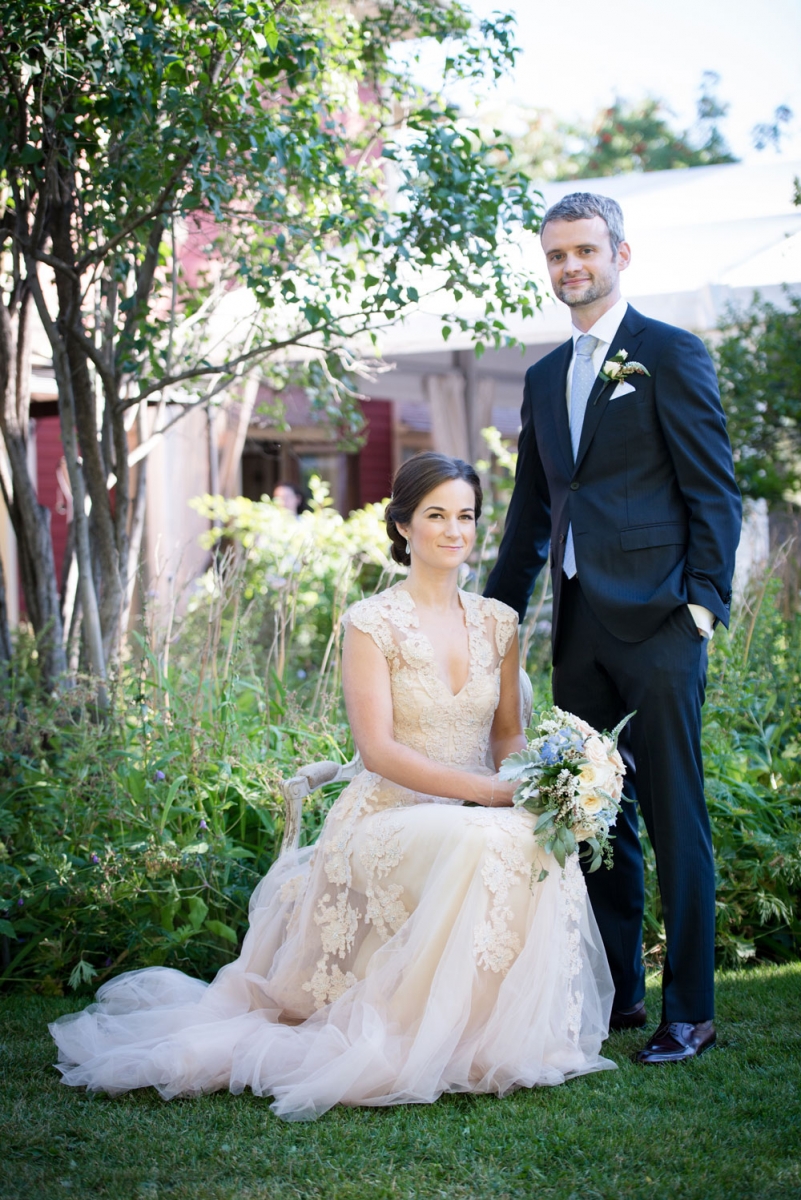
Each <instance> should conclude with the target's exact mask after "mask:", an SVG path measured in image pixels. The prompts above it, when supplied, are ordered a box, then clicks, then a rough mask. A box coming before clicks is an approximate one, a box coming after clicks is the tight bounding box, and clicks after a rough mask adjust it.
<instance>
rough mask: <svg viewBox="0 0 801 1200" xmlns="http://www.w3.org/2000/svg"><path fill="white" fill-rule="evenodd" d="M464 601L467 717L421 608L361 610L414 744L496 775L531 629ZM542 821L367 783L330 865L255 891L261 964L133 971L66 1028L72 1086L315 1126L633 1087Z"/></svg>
mask: <svg viewBox="0 0 801 1200" xmlns="http://www.w3.org/2000/svg"><path fill="white" fill-rule="evenodd" d="M459 595H460V600H461V604H462V607H463V609H464V612H465V616H466V623H467V630H468V640H469V653H470V674H469V678H468V681H467V683H466V684H465V686H464V687H463V688H462V690H461V691H460V692H459V693H458V695H455V696H454V695H453V693H452V692H451V689H450V687H449V686H448V685H447V684H446V683H445V681H444V680H443V679H442V678H441V676H440V674H439V672H438V669H437V666H436V659H435V655H434V651H433V647H432V645H431V643H430V642H429V641H428V639H427V638H426V637H424V636H423V635H422V634H421V633H420V632H419V628H418V625H419V623H418V618H417V613H416V611H415V605H414V601H413V599H412V597H411V595H410V594H409V592H407V591H406V590H404V589H402V588H398V587H395V588H391V589H389V590H388V591H385V592H382V593H381V594H379V595H377V596H374V597H371V598H370V599H367V600H362V601H360V602H359V603H357V604H355V605H354V606H353V607H352V608H351V609H350V610H349V612H348V614H347V616H346V620H347V621H350V622H351V623H352V624H353V625H354V626H355V627H356V628H357V629H360V630H362V631H364V632H365V633H368V634H369V635H370V636H371V637H372V638H373V639H374V641H375V642H376V643H377V645H378V646H379V648H380V649H381V651H382V652H383V654H384V655H385V656H386V659H387V661H388V663H389V669H390V674H391V685H392V700H393V706H394V725H395V731H394V732H395V738H396V740H398V741H399V742H402V743H405V744H406V745H408V746H411V747H413V748H414V749H415V750H417V751H419V752H420V753H421V754H424V755H426V756H427V757H429V758H431V759H434V760H436V761H437V762H440V763H447V764H449V765H452V766H455V767H459V768H462V769H463V770H468V771H476V772H484V773H486V772H488V768H487V766H486V760H487V750H488V745H489V735H490V728H491V726H492V720H493V715H494V713H495V709H496V706H497V704H498V698H499V691H500V663H501V660H502V659H503V656H504V654H505V653H506V650H507V647H508V646H509V644H510V642H511V639H512V638H513V637H514V634H515V629H516V625H517V618H516V616H515V614H514V613H513V612H512V610H511V609H509V608H507V607H506V606H505V605H503V604H500V603H499V602H498V601H496V600H487V599H484V598H482V597H480V596H475V595H471V594H468V593H464V592H460V593H459ZM533 821H534V818H533V817H532V816H530V815H529V814H528V813H526V812H523V811H517V810H514V809H511V808H505V809H504V808H497V809H486V808H476V807H466V806H463V805H462V804H461V803H459V802H458V801H452V800H445V799H437V798H434V797H431V796H426V795H421V794H419V793H416V792H412V791H410V790H408V789H407V788H404V787H400V786H398V785H397V784H394V783H390V782H388V781H387V780H386V779H383V778H381V777H380V776H378V775H375V774H373V773H371V772H370V771H364V772H362V773H361V774H360V775H358V776H357V777H356V779H354V781H353V782H352V783H351V784H350V785H349V786H348V787H347V788H346V789H345V791H344V792H343V793H342V794H341V796H340V797H339V799H338V800H337V801H336V803H335V804H334V805H333V807H332V808H331V811H330V812H329V814H328V817H327V819H326V821H325V825H324V827H323V830H322V833H321V835H320V837H319V839H318V841H317V843H316V845H315V846H311V847H307V848H304V849H301V850H298V851H295V852H293V853H290V854H287V855H284V856H283V857H282V858H281V859H280V860H279V861H278V862H277V863H276V864H275V866H274V867H273V868H272V870H271V871H270V872H269V873H268V874H267V876H266V877H265V878H264V879H263V880H262V882H261V883H260V884H259V886H258V887H257V888H256V890H255V892H254V894H253V898H252V901H251V906H250V929H249V932H248V934H247V936H246V938H245V941H244V944H243V946H242V953H241V954H240V956H239V958H238V959H237V960H236V962H233V963H231V964H229V965H228V966H226V967H224V968H223V969H222V970H221V971H220V972H219V974H218V975H217V977H216V979H215V980H214V982H213V983H211V984H209V985H206V984H204V983H201V982H199V981H198V980H195V979H191V978H189V977H188V976H186V975H183V974H181V972H179V971H175V970H171V969H168V968H163V967H152V968H148V969H145V970H141V971H131V972H129V973H127V974H125V975H121V976H119V977H118V978H116V979H113V980H111V981H110V982H109V983H107V984H105V985H104V986H103V987H102V988H101V989H100V991H99V992H98V1003H97V1004H94V1005H91V1006H90V1007H89V1008H87V1009H85V1010H84V1011H83V1012H81V1013H77V1014H73V1015H69V1016H66V1017H62V1018H61V1019H60V1020H58V1021H56V1022H55V1023H54V1024H53V1025H52V1026H51V1031H52V1033H53V1036H54V1038H55V1040H56V1042H57V1044H58V1049H59V1057H60V1062H59V1070H60V1071H61V1072H62V1074H63V1077H64V1079H63V1081H64V1082H65V1083H67V1084H73V1085H75V1086H80V1085H85V1086H87V1087H89V1088H92V1089H98V1090H102V1091H105V1092H110V1093H116V1092H121V1091H124V1090H127V1089H129V1088H138V1087H146V1086H148V1085H152V1086H153V1087H155V1088H157V1089H158V1091H159V1092H160V1093H161V1095H162V1096H164V1097H165V1098H167V1099H169V1098H171V1097H173V1096H178V1095H191V1094H195V1093H200V1092H208V1091H213V1090H215V1089H218V1088H230V1089H231V1091H233V1092H241V1091H242V1090H243V1089H244V1088H248V1087H249V1088H252V1090H253V1091H254V1092H255V1093H256V1094H257V1095H265V1096H272V1097H273V1098H274V1102H273V1108H274V1109H275V1111H276V1112H277V1113H279V1114H280V1115H281V1116H283V1117H288V1118H292V1119H304V1118H311V1117H314V1116H317V1115H319V1114H320V1113H323V1112H325V1111H326V1110H327V1109H328V1108H330V1107H331V1106H332V1105H334V1104H338V1103H342V1104H371V1105H384V1104H399V1103H427V1102H430V1101H433V1100H436V1098H437V1097H438V1096H439V1095H441V1094H442V1093H443V1092H493V1093H495V1094H497V1095H501V1096H502V1095H505V1094H506V1093H507V1092H510V1091H512V1090H513V1089H514V1088H518V1087H531V1086H534V1085H536V1084H558V1083H561V1082H562V1081H563V1080H565V1079H567V1078H569V1077H571V1076H574V1075H580V1074H584V1073H586V1072H589V1071H598V1070H603V1069H605V1068H609V1067H612V1066H613V1064H612V1063H611V1062H610V1061H609V1060H607V1059H604V1058H602V1057H600V1055H599V1050H600V1047H601V1042H602V1041H603V1039H604V1037H605V1036H606V1030H607V1023H608V1018H609V1012H610V1009H611V1003H612V982H611V977H610V974H609V970H608V967H607V964H606V959H605V956H604V952H603V948H602V945H601V940H600V937H599V934H598V931H597V928H596V925H595V922H594V919H593V917H592V913H591V910H590V908H589V905H588V901H587V895H586V890H585V886H584V879H583V877H582V874H581V871H580V869H579V867H578V864H577V862H576V860H575V856H573V858H571V859H568V863H567V866H566V868H565V869H564V870H560V868H559V867H558V865H557V864H556V862H555V861H554V860H553V859H552V858H550V857H548V856H546V855H545V854H544V852H543V851H542V850H541V849H540V848H539V847H538V846H537V845H536V844H535V841H534V837H533V835H532V826H533ZM542 867H545V869H546V870H547V871H548V875H547V878H545V879H544V880H542V882H538V877H539V875H540V871H541V869H542Z"/></svg>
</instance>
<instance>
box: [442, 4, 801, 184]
mask: <svg viewBox="0 0 801 1200" xmlns="http://www.w3.org/2000/svg"><path fill="white" fill-rule="evenodd" d="M467 2H468V3H469V5H470V7H471V8H472V9H473V11H474V12H475V13H476V15H477V16H478V17H486V16H489V15H490V14H491V13H492V12H493V11H496V10H498V9H502V10H503V11H511V12H513V13H514V14H515V16H516V18H517V42H518V45H519V46H520V47H521V51H522V52H521V54H520V55H519V57H518V60H517V66H516V69H515V72H514V74H513V76H512V77H510V78H506V79H504V80H502V81H501V83H500V84H499V85H497V90H496V92H495V93H494V94H493V95H486V96H485V106H486V107H490V108H491V109H492V110H493V111H495V110H497V109H498V107H503V106H504V105H507V104H509V105H512V104H521V105H524V106H530V107H538V108H550V109H552V110H553V111H554V112H555V113H556V115H557V116H558V117H560V118H562V119H565V120H570V119H575V118H579V119H584V120H587V119H589V118H591V117H593V116H594V115H595V114H596V112H597V111H598V109H599V108H601V107H605V106H607V105H608V104H610V103H611V102H612V101H613V100H614V99H615V98H616V97H618V96H619V97H622V98H624V99H627V100H631V101H636V100H640V99H642V98H644V97H645V96H648V95H650V96H654V97H658V98H660V99H663V100H665V101H666V103H667V105H668V107H669V108H670V109H671V110H672V111H673V113H674V114H675V117H676V124H677V125H678V126H680V127H681V128H687V127H689V126H691V125H692V124H693V122H694V120H695V104H696V100H697V97H698V93H699V85H700V82H701V76H702V74H703V72H704V71H714V72H716V73H717V74H718V75H719V76H720V83H719V84H718V86H717V93H716V94H717V96H718V99H720V100H721V101H725V102H728V103H729V105H730V108H729V112H728V114H727V116H726V118H725V119H724V120H723V121H722V122H721V123H720V127H721V130H722V132H723V133H724V135H725V136H726V138H727V140H728V142H729V145H730V146H731V148H732V150H733V151H734V153H735V154H736V155H737V156H738V157H740V158H743V159H745V160H746V161H753V160H754V159H760V158H764V157H773V158H774V159H775V158H776V151H775V150H773V149H772V148H769V149H767V150H764V151H762V153H761V154H758V153H757V152H756V151H755V150H754V148H753V146H752V141H751V130H752V129H753V127H754V125H756V124H757V123H759V122H763V121H770V120H772V117H773V112H774V110H775V109H776V108H777V106H779V105H787V106H788V107H789V108H790V109H792V111H793V113H794V117H793V119H792V121H791V123H790V124H789V126H788V129H789V136H788V137H786V138H785V139H784V143H783V146H782V150H781V157H782V158H783V159H785V160H791V159H794V160H801V0H670V2H669V3H666V0H545V2H540V0H500V2H499V0H467ZM458 99H459V101H460V103H461V104H462V106H463V107H465V108H469V107H470V106H471V104H472V103H473V102H474V100H475V99H476V97H473V96H469V95H467V94H464V93H462V94H460V95H459V96H458Z"/></svg>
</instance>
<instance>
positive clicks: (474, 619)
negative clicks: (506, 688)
mask: <svg viewBox="0 0 801 1200" xmlns="http://www.w3.org/2000/svg"><path fill="white" fill-rule="evenodd" d="M459 600H460V603H461V605H462V608H463V609H464V614H465V622H466V625H467V640H468V655H469V664H470V669H469V675H468V678H467V682H466V683H465V685H464V687H463V688H462V689H461V691H460V692H458V693H457V694H456V695H454V694H453V692H452V691H451V688H450V685H449V684H448V683H447V681H446V680H445V679H443V678H442V675H441V674H440V670H439V668H438V666H437V661H436V658H435V655H434V648H433V646H432V644H431V642H430V641H429V639H428V638H427V637H426V636H425V634H423V633H421V632H420V619H419V617H418V615H417V610H416V607H415V603H414V600H413V598H412V596H411V594H410V593H409V592H407V591H406V589H405V588H402V587H400V586H396V587H393V588H389V589H388V590H387V591H385V592H380V593H379V594H378V595H376V596H371V597H369V598H368V599H367V600H360V601H359V602H358V603H357V604H354V605H353V606H352V607H351V608H350V609H349V610H348V612H347V613H346V614H345V622H346V623H349V624H351V625H353V626H354V627H355V628H356V629H360V630H361V631H362V632H363V633H367V634H369V635H370V637H371V638H372V639H373V641H374V642H375V643H376V645H377V646H378V648H379V649H380V650H381V652H382V654H383V655H384V657H385V658H386V660H387V662H388V664H389V671H390V679H391V686H392V706H393V715H394V734H395V738H396V739H397V741H399V742H402V743H403V744H404V745H405V746H410V747H411V748H412V749H413V750H417V751H418V752H419V753H420V754H425V756H426V757H427V758H431V759H433V760H434V761H435V762H438V763H444V764H446V765H447V766H453V767H460V768H461V769H462V770H468V771H469V770H474V771H483V770H485V769H486V768H485V764H486V761H487V750H488V748H489V735H490V730H491V728H492V721H493V718H494V716H495V710H496V708H497V707H498V699H499V697H500V665H501V662H502V660H503V658H504V656H505V654H506V652H507V650H508V649H509V645H510V643H511V641H512V638H513V637H514V635H515V631H516V629H517V615H516V613H515V612H514V611H513V610H512V609H511V608H508V607H507V606H506V605H505V604H501V603H500V601H499V600H488V599H486V598H485V597H483V596H477V595H475V594H473V593H471V592H462V591H460V592H459Z"/></svg>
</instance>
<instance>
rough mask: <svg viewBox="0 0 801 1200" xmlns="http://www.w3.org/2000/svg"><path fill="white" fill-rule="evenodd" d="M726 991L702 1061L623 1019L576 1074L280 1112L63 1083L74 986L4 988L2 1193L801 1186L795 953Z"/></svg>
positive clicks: (715, 1195) (453, 1193)
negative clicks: (550, 1083)
mask: <svg viewBox="0 0 801 1200" xmlns="http://www.w3.org/2000/svg"><path fill="white" fill-rule="evenodd" d="M718 997H719V1021H718V1028H719V1044H718V1045H719V1048H718V1049H717V1050H714V1051H711V1052H710V1053H708V1054H707V1055H705V1056H704V1057H703V1058H701V1059H699V1060H698V1061H697V1062H695V1063H690V1064H686V1065H684V1066H680V1067H672V1068H644V1067H638V1066H635V1065H634V1064H633V1063H632V1061H631V1055H632V1053H633V1051H634V1050H635V1049H636V1048H637V1047H638V1046H639V1044H640V1042H641V1041H642V1037H641V1035H640V1034H634V1033H630V1034H618V1035H615V1036H614V1037H613V1038H612V1039H611V1041H610V1042H609V1043H607V1051H608V1053H609V1054H610V1056H611V1057H612V1058H614V1059H615V1060H616V1062H617V1063H618V1064H619V1067H620V1069H619V1070H618V1071H617V1072H614V1073H613V1072H608V1073H604V1074H601V1075H591V1076H587V1077H584V1078H582V1079H577V1080H575V1081H573V1082H572V1083H568V1084H566V1085H565V1086H563V1087H559V1088H540V1089H537V1090H535V1091H531V1092H528V1091H527V1092H518V1093H517V1094H515V1095H514V1096H512V1097H510V1098H509V1099H506V1100H500V1101H499V1100H497V1099H493V1098H490V1097H470V1096H456V1097H446V1098H445V1099H443V1100H441V1101H440V1102H439V1103H438V1104H435V1105H432V1106H427V1107H415V1106H410V1107H404V1108H393V1109H335V1110H334V1111H332V1112H330V1113H328V1114H327V1115H326V1116H324V1117H323V1118H321V1119H320V1120H319V1121H317V1122H316V1123H314V1124H287V1123H285V1122H283V1121H280V1120H278V1119H277V1118H276V1117H274V1116H273V1115H272V1113H271V1112H270V1111H269V1108H268V1106H267V1102H265V1101H262V1100H257V1099H255V1098H254V1097H252V1096H250V1095H245V1096H239V1097H234V1096H230V1095H228V1094H227V1093H226V1094H219V1095H215V1096H209V1097H205V1098H203V1099H201V1100H185V1101H182V1100H174V1101H172V1102H171V1103H169V1104H165V1103H164V1102H163V1101H161V1100H160V1099H159V1097H158V1096H157V1095H156V1093H155V1092H144V1093H134V1094H131V1095H128V1096H124V1097H120V1098H117V1099H115V1100H110V1099H108V1098H106V1097H102V1096H95V1097H91V1096H88V1095H86V1094H84V1093H81V1092H74V1091H72V1090H70V1089H68V1088H65V1087H62V1086H61V1085H60V1083H59V1077H58V1075H57V1074H56V1072H55V1071H54V1070H53V1069H52V1067H51V1066H50V1063H51V1061H52V1057H53V1053H52V1045H51V1043H50V1041H49V1037H48V1035H47V1033H46V1030H45V1022H46V1021H47V1020H49V1019H52V1018H53V1017H55V1016H57V1015H58V1014H60V1013H63V1012H67V1011H69V1010H70V1009H71V1008H76V1007H80V1005H77V1004H75V1003H72V1002H70V1001H67V1000H56V999H43V998H40V997H28V996H21V995H13V996H6V997H3V998H0V1022H1V1024H0V1030H1V1032H0V1039H1V1040H0V1072H1V1074H2V1083H1V1084H0V1096H1V1097H2V1099H1V1100H0V1104H1V1106H2V1107H1V1108H0V1164H1V1165H0V1197H2V1200H11V1198H12V1197H13V1198H14V1200H17V1198H19V1200H23V1198H24V1200H50V1198H51V1197H75V1198H78V1197H80V1198H81V1200H83V1197H95V1196H102V1197H109V1198H110V1200H129V1198H130V1200H139V1198H141V1197H147V1198H151V1200H157V1198H159V1200H161V1198H164V1200H167V1198H169V1200H250V1198H253V1200H257V1198H258V1200H268V1198H269V1200H273V1198H275V1200H278V1198H279V1197H280V1198H281V1200H292V1198H295V1197H304V1198H305V1197H309V1198H311V1197H324V1198H325V1200H329V1198H330V1200H363V1198H364V1200H367V1198H369V1200H382V1198H383V1197H409V1198H411V1200H417V1198H418V1197H419V1198H421V1200H422V1198H428V1197H432V1198H433V1197H448V1198H451V1197H453V1198H454V1200H457V1198H459V1200H462V1198H471V1200H472V1198H476V1200H483V1198H484V1197H497V1198H499V1200H500V1198H501V1197H508V1198H510V1200H511V1198H513V1197H514V1198H517V1197H526V1198H528V1197H532V1198H533V1197H536V1198H537V1200H546V1198H558V1200H571V1198H573V1197H575V1198H576V1200H579V1198H580V1200H593V1198H596V1197H603V1198H604V1200H607V1198H608V1200H617V1198H618V1197H648V1198H649V1200H662V1198H663V1197H664V1198H668V1197H669V1198H670V1200H685V1198H687V1200H689V1198H691V1197H692V1198H696V1197H697V1198H698V1200H723V1198H725V1200H731V1198H736V1200H740V1198H743V1200H745V1198H746V1197H747V1198H748V1200H767V1198H769V1197H770V1198H775V1200H792V1198H794V1197H798V1198H801V1099H800V1098H799V1084H800V1083H801V1021H800V1020H799V1018H801V963H799V964H794V965H792V966H785V967H781V968H770V967H764V968H759V969H755V970H751V971H747V972H742V973H732V974H721V975H720V977H719V990H718ZM649 1004H650V1011H651V1012H652V1013H653V1014H656V1012H657V1006H658V996H657V990H656V987H655V985H653V986H652V988H651V990H650V992H649ZM652 1027H653V1026H649V1028H652Z"/></svg>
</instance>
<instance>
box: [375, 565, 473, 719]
mask: <svg viewBox="0 0 801 1200" xmlns="http://www.w3.org/2000/svg"><path fill="white" fill-rule="evenodd" d="M393 590H394V591H395V592H396V593H397V592H403V594H404V595H405V596H408V597H409V603H410V604H411V606H412V609H413V611H414V616H415V620H416V622H417V624H416V627H415V631H416V633H417V636H418V637H420V638H423V639H424V640H425V641H426V643H427V645H428V648H429V651H430V654H431V673H432V675H433V676H434V677H435V678H436V679H437V680H438V682H439V683H441V684H442V686H443V688H444V689H445V691H446V692H447V693H448V695H449V696H450V698H451V699H452V700H458V698H459V697H460V696H461V695H462V693H463V692H464V690H465V688H466V687H467V686H468V684H469V683H470V681H471V680H472V678H473V629H472V626H471V625H470V621H469V619H468V609H467V604H465V593H464V592H463V591H462V589H461V588H457V589H456V595H457V598H458V600H459V607H460V608H461V610H462V613H463V615H464V628H465V633H466V634H467V678H466V679H465V681H464V683H463V684H462V686H461V687H460V688H459V691H458V692H455V691H454V690H453V688H452V687H451V685H450V683H449V681H448V680H447V679H445V678H443V676H442V674H441V672H440V671H439V669H438V667H439V664H438V662H437V656H436V653H435V651H434V643H433V642H432V640H431V638H430V637H429V636H428V634H427V633H425V632H424V631H423V630H422V629H421V628H420V614H419V612H418V610H417V601H416V600H415V598H414V596H413V595H412V593H411V592H410V591H409V589H408V588H405V587H401V586H400V584H398V585H397V586H396V587H395V588H394V589H393Z"/></svg>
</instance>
